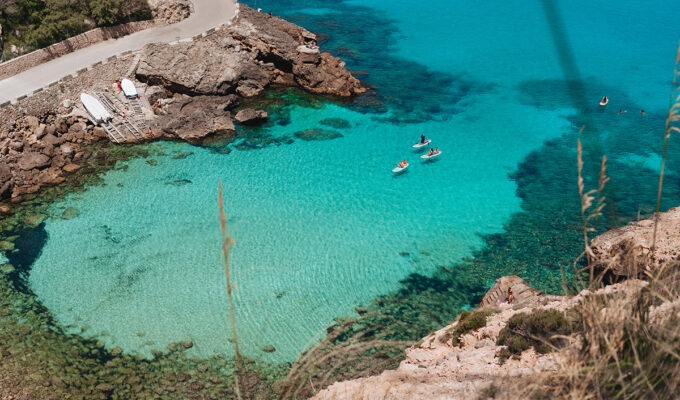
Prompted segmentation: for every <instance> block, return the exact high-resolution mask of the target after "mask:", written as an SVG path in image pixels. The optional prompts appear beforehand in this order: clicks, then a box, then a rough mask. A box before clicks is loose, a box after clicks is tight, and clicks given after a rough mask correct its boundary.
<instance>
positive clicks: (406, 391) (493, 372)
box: [313, 277, 646, 400]
mask: <svg viewBox="0 0 680 400" xmlns="http://www.w3.org/2000/svg"><path fill="white" fill-rule="evenodd" d="M515 278H516V277H503V278H501V279H499V280H498V281H497V283H499V284H501V285H505V284H507V283H512V282H514V284H513V286H514V285H525V283H523V281H522V282H520V281H518V280H517V279H515ZM645 285H646V283H645V282H642V281H638V280H630V281H626V282H623V283H620V284H616V285H611V286H607V287H605V288H603V289H600V290H599V291H597V292H595V294H603V295H604V294H606V295H612V294H614V293H628V292H632V291H635V290H639V289H640V288H642V287H644V286H645ZM494 290H495V289H494V288H492V289H491V290H490V291H489V293H487V295H490V296H491V297H494V296H495V295H493V292H494ZM532 290H533V289H532ZM589 295H591V292H588V291H587V290H586V291H583V292H582V293H580V294H579V295H577V296H573V297H566V296H537V295H534V294H532V295H530V296H527V297H526V298H524V299H523V301H518V302H517V303H514V302H513V304H511V305H508V306H501V307H497V306H491V307H481V308H480V309H478V311H481V312H488V313H489V314H490V315H489V316H488V318H487V320H486V324H485V326H483V327H481V328H479V329H477V330H472V331H470V332H468V333H466V334H464V335H462V336H461V337H460V338H459V340H458V341H457V342H456V343H453V341H452V331H454V330H455V328H456V327H457V325H458V321H456V322H453V323H452V324H450V325H448V326H446V327H444V328H442V329H440V330H438V331H436V332H434V333H431V334H430V335H428V336H427V337H425V338H423V339H422V340H421V341H420V342H419V343H418V344H417V345H415V346H413V347H411V348H409V349H407V350H406V358H405V359H404V360H403V361H402V362H401V364H400V365H399V367H398V368H397V369H396V370H388V371H384V372H383V373H382V374H380V375H378V376H372V377H367V378H361V379H355V380H350V381H344V382H336V383H334V384H333V385H331V386H329V387H327V388H326V389H324V390H322V391H320V392H319V393H317V394H316V395H315V396H314V397H313V399H314V400H331V399H332V400H353V399H385V400H407V399H408V400H454V399H479V398H489V392H488V390H489V388H490V387H492V386H493V388H494V391H495V392H499V393H502V396H500V397H499V398H507V399H521V398H527V397H526V393H524V392H522V389H524V386H526V383H527V382H532V381H535V378H536V377H538V376H540V375H542V374H551V373H553V372H554V371H556V370H557V369H558V368H559V367H560V365H561V363H563V362H564V357H565V353H562V352H552V353H547V354H541V353H537V352H536V351H535V350H534V349H533V348H530V349H529V350H525V351H524V352H523V353H522V354H521V356H519V357H516V358H510V359H507V360H506V361H505V362H504V363H501V362H499V357H498V355H499V351H500V350H501V349H502V348H503V346H499V345H497V344H496V341H497V340H498V337H499V334H500V332H501V330H502V329H503V328H504V327H505V326H506V324H507V322H508V320H510V318H511V317H512V316H514V315H516V314H519V313H529V312H534V311H538V310H554V311H557V312H559V313H565V312H566V311H567V310H570V309H572V308H574V307H575V306H576V305H577V304H579V303H580V302H582V301H583V300H584V299H585V298H586V297H587V296H589ZM486 297H487V296H485V298H486ZM522 382H524V384H523V383H522ZM491 397H493V396H491ZM497 397H498V396H497Z"/></svg>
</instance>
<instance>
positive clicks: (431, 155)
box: [420, 150, 442, 160]
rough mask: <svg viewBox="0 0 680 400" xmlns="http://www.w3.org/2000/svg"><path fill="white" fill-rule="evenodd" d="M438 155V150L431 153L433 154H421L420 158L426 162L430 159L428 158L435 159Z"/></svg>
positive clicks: (440, 152)
mask: <svg viewBox="0 0 680 400" xmlns="http://www.w3.org/2000/svg"><path fill="white" fill-rule="evenodd" d="M440 154H442V151H441V150H439V151H438V152H436V153H433V154H423V155H422V156H420V158H423V159H425V160H428V159H430V158H435V157H437V156H438V155H440Z"/></svg>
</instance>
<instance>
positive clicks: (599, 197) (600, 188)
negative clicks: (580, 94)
mask: <svg viewBox="0 0 680 400" xmlns="http://www.w3.org/2000/svg"><path fill="white" fill-rule="evenodd" d="M582 132H583V127H581V129H580V130H579V132H578V133H579V135H580V134H581V133H582ZM576 157H577V159H576V166H577V169H578V194H579V198H580V200H581V222H582V224H583V245H584V250H583V253H581V254H580V255H579V256H578V258H576V260H575V261H574V269H575V270H577V268H576V264H577V263H578V262H579V260H581V258H582V257H583V256H584V255H585V256H586V260H587V262H588V268H589V275H590V276H589V282H590V283H591V284H592V282H593V280H594V279H595V276H594V274H595V271H594V264H593V262H592V259H593V257H594V256H595V255H594V254H593V251H592V249H591V248H590V238H589V237H588V234H589V233H590V232H595V231H596V228H597V221H598V219H599V217H600V216H601V215H602V210H603V209H604V207H605V206H606V205H607V203H606V202H605V199H606V197H605V195H604V189H605V185H606V184H607V182H609V177H608V176H607V156H606V155H604V156H602V164H601V165H600V175H599V179H598V184H597V189H591V190H588V191H585V183H584V179H583V146H581V139H580V138H579V139H577V141H576ZM593 195H595V196H593ZM593 201H595V208H594V209H592V210H590V208H591V207H592V206H593ZM591 220H592V221H593V225H592V226H590V221H591ZM577 275H578V274H577Z"/></svg>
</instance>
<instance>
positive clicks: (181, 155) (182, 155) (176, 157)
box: [172, 151, 194, 160]
mask: <svg viewBox="0 0 680 400" xmlns="http://www.w3.org/2000/svg"><path fill="white" fill-rule="evenodd" d="M193 154H194V152H193V151H185V152H183V153H178V154H175V155H174V156H172V159H173V160H183V159H185V158H187V157H189V156H190V155H193Z"/></svg>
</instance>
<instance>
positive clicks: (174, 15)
mask: <svg viewBox="0 0 680 400" xmlns="http://www.w3.org/2000/svg"><path fill="white" fill-rule="evenodd" d="M147 2H148V3H149V8H151V16H152V17H153V19H155V20H157V21H161V22H164V23H167V24H174V23H176V22H179V21H181V20H183V19H185V18H187V17H188V16H189V15H190V14H191V11H192V6H191V2H190V1H188V0H147Z"/></svg>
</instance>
